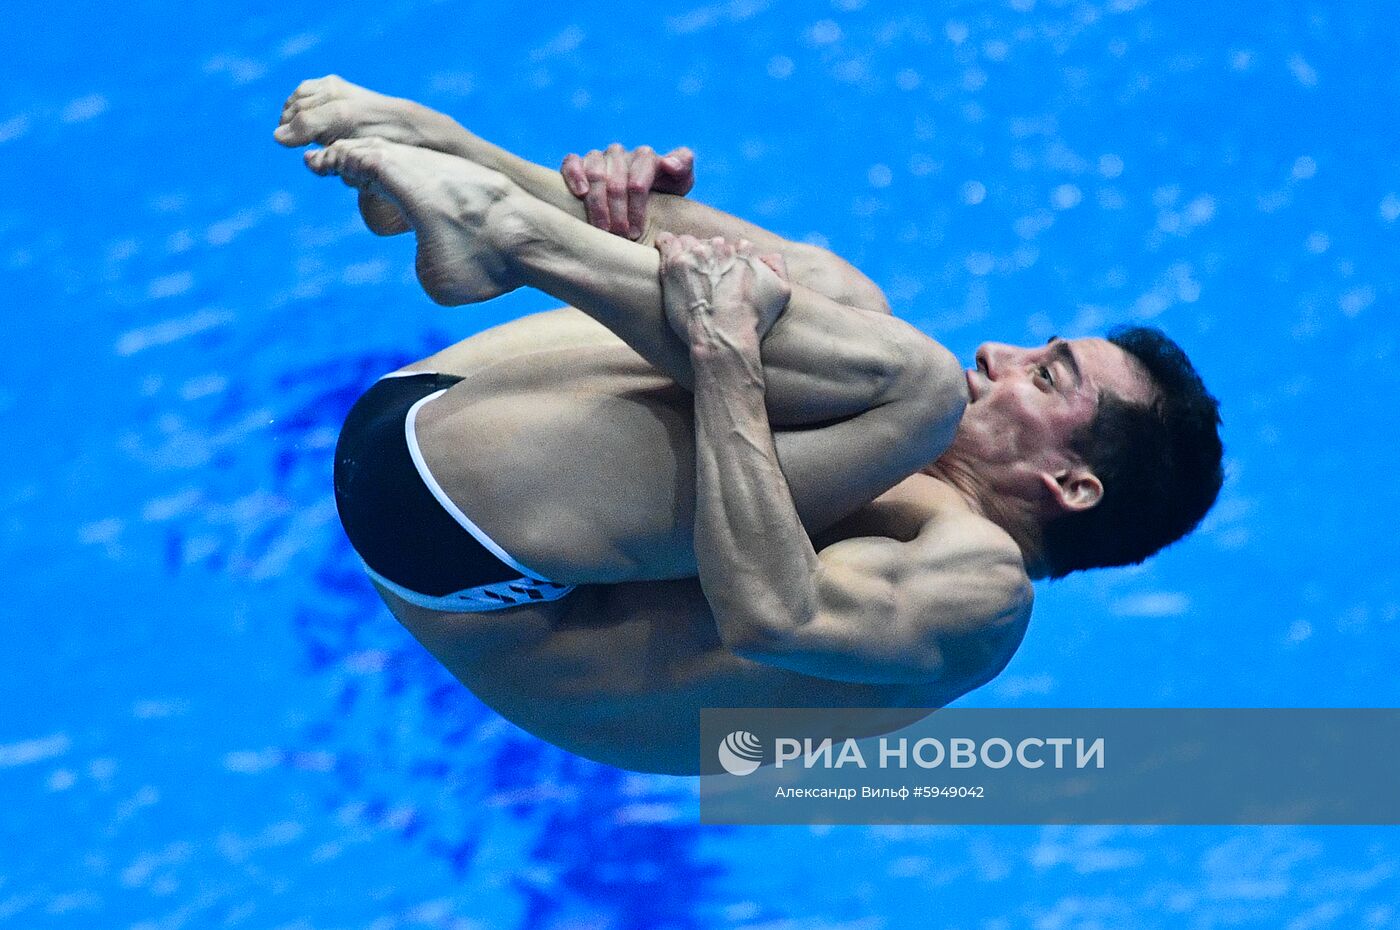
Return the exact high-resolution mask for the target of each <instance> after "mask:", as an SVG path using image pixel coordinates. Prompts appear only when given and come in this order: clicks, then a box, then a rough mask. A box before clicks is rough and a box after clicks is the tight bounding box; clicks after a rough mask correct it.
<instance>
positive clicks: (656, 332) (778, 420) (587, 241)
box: [307, 139, 966, 471]
mask: <svg viewBox="0 0 1400 930" xmlns="http://www.w3.org/2000/svg"><path fill="white" fill-rule="evenodd" d="M307 164H308V165H309V166H310V167H311V168H312V170H314V171H316V172H317V173H320V174H338V175H340V176H341V177H342V178H343V179H344V180H345V181H346V183H347V184H351V185H352V186H355V187H358V188H360V189H361V190H368V191H370V192H371V193H374V194H376V195H378V196H380V197H383V198H385V199H388V200H391V201H393V202H394V203H395V205H396V206H397V207H398V209H399V210H400V211H401V212H402V213H403V214H404V215H405V216H406V217H407V219H408V220H409V222H410V223H411V224H412V225H413V227H414V229H415V230H416V231H417V233H418V262H417V265H418V271H419V276H420V280H421V281H422V282H423V286H424V288H425V290H427V291H428V293H429V295H430V296H432V297H433V299H435V300H437V301H439V302H440V303H445V304H461V303H468V302H473V301H477V300H483V299H486V298H488V297H491V296H494V295H496V294H499V293H502V292H504V291H506V290H510V289H511V288H514V287H518V286H520V285H522V284H525V285H530V286H533V287H536V288H538V289H540V290H542V291H545V292H546V293H549V294H552V295H553V296H555V297H558V298H560V299H562V300H565V301H567V302H569V303H571V304H573V305H574V306H576V307H578V308H579V309H581V310H583V311H584V312H585V313H587V314H589V315H590V316H592V317H593V318H594V319H595V320H597V321H598V322H600V323H602V324H603V325H604V326H606V327H608V328H609V329H611V330H612V331H613V332H614V333H616V334H617V335H618V336H619V337H620V338H622V339H623V340H624V341H625V342H627V344H628V345H630V346H631V347H632V348H633V349H634V350H635V351H637V352H638V353H639V354H640V355H642V356H643V357H644V358H645V359H647V361H649V362H650V363H651V364H653V365H655V366H656V367H657V368H658V369H660V370H661V371H663V372H665V373H666V374H667V375H669V376H670V377H672V378H673V379H675V380H676V381H677V382H678V383H680V384H682V385H685V386H689V385H690V384H691V383H692V376H691V371H690V358H689V353H688V352H687V351H686V348H685V346H684V345H683V343H682V342H681V341H680V340H679V339H678V338H677V337H676V336H675V334H674V333H673V332H672V331H671V328H670V326H669V324H668V323H667V320H666V316H665V312H664V310H663V307H662V302H661V288H660V282H659V278H658V273H659V259H658V256H657V253H656V252H655V250H653V249H651V248H648V247H646V246H642V245H638V244H637V243H634V242H629V241H627V240H625V239H621V238H619V237H616V236H612V235H610V234H608V233H605V232H603V231H602V230H599V229H595V228H594V227H592V226H589V225H588V224H587V223H584V222H583V221H581V220H579V219H576V218H575V217H573V216H570V215H568V214H566V213H564V212H563V211H561V210H557V209H555V208H553V207H551V206H549V205H548V204H546V203H544V202H542V201H540V200H538V199H536V198H533V197H530V196H529V195H528V194H526V193H525V192H524V191H523V190H521V189H520V188H519V187H518V186H516V185H515V184H513V183H512V182H510V181H509V180H508V179H507V178H505V177H504V176H503V175H501V174H499V173H498V172H495V171H491V170H488V169H485V168H482V167H480V166H479V165H476V164H474V163H472V162H469V161H466V160H464V159H460V158H454V157H451V156H447V155H444V154H442V153H439V152H434V151H429V150H426V149H421V148H414V147H410V146H406V145H400V144H396V143H392V142H385V141H383V140H379V139H355V140H344V141H340V142H336V143H334V144H332V145H331V146H330V147H328V148H325V149H320V150H316V151H312V152H308V153H307ZM763 352H764V366H765V369H766V371H767V375H768V395H767V396H768V405H769V411H770V416H771V418H772V419H773V422H774V423H775V424H776V425H778V426H785V427H793V426H807V425H813V424H818V423H826V422H829V421H832V420H838V419H842V418H846V417H851V416H856V415H858V414H861V413H864V412H866V411H868V410H870V409H872V408H875V407H879V406H881V405H885V404H888V403H890V402H891V401H893V400H894V399H896V391H897V390H904V389H907V388H908V385H909V384H910V378H909V377H908V376H907V375H908V372H909V371H911V370H916V371H921V372H924V373H925V375H924V376H923V377H921V378H916V379H914V380H915V381H918V382H919V383H920V384H921V385H923V387H925V388H927V387H929V386H930V385H935V386H936V387H937V389H938V391H937V394H935V395H933V396H924V397H923V398H921V401H922V402H923V403H924V404H925V405H927V406H928V407H929V408H930V411H929V412H930V416H932V417H933V418H934V419H936V420H938V421H939V422H942V420H943V419H944V418H945V417H946V416H947V415H948V413H949V412H950V411H952V410H953V409H954V408H956V410H957V411H961V406H962V404H963V402H964V401H965V399H966V393H965V386H964V383H963V380H962V373H961V369H960V368H959V366H958V364H957V362H956V360H955V359H954V358H953V357H952V355H951V354H950V353H948V352H947V350H945V349H943V348H942V347H941V346H939V345H938V344H937V343H935V342H933V341H932V340H930V339H928V338H927V337H926V336H924V335H923V334H921V333H919V332H918V331H917V330H915V329H913V328H912V327H910V326H908V325H907V324H905V323H903V322H901V321H899V320H895V319H893V318H892V317H887V316H883V315H881V314H877V313H873V312H869V311H855V310H852V309H851V308H849V307H846V306H842V305H840V304H837V303H835V302H834V301H832V300H831V299H829V298H826V297H823V296H822V295H820V294H817V293H816V292H814V291H810V290H807V289H805V288H801V287H795V288H794V293H793V298H792V302H791V303H790V305H789V308H788V310H787V312H786V313H784V314H783V316H782V317H781V318H780V319H779V321H778V323H777V324H776V325H775V326H774V327H773V329H772V330H771V331H770V333H769V334H768V337H767V338H766V339H765V341H764V344H763ZM929 373H932V374H933V375H935V376H936V377H930V376H929ZM917 464H918V463H915V464H911V467H910V470H911V471H912V470H913V468H914V467H917Z"/></svg>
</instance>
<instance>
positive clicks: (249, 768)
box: [224, 749, 283, 775]
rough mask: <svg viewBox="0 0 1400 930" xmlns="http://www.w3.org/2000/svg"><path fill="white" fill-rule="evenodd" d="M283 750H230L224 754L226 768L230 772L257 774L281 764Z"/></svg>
mask: <svg viewBox="0 0 1400 930" xmlns="http://www.w3.org/2000/svg"><path fill="white" fill-rule="evenodd" d="M282 759H283V752H282V750H280V749H259V750H243V751H239V752H230V753H226V754H225V755H224V768H226V769H228V770H229V771H230V772H242V773H243V774H245V775H257V774H258V773H260V772H266V771H267V770H269V769H271V768H274V767H275V766H277V765H279V764H281V762H282Z"/></svg>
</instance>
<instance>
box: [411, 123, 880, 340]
mask: <svg viewBox="0 0 1400 930" xmlns="http://www.w3.org/2000/svg"><path fill="white" fill-rule="evenodd" d="M429 112H432V111H429ZM421 131H422V132H423V133H424V136H425V139H424V147H426V148H431V149H436V150H437V151H441V152H446V153H448V154H451V155H456V156H458V157H459V158H466V159H470V160H471V161H474V162H476V163H477V164H479V165H483V166H485V167H487V168H491V169H493V170H495V171H499V172H501V173H502V174H504V175H505V176H506V177H508V178H510V179H511V180H512V181H514V182H515V183H516V184H517V185H518V186H519V187H521V188H522V189H523V190H524V191H525V192H526V193H528V194H530V195H531V196H532V197H535V198H537V199H538V200H541V201H544V202H545V203H547V204H549V205H550V206H552V207H555V208H557V209H559V210H563V211H564V212H565V213H567V214H569V215H570V216H573V217H575V218H577V219H581V220H584V221H587V218H588V217H587V212H586V210H585V208H584V202H583V201H582V200H580V199H579V198H577V197H575V196H574V194H573V193H572V192H571V191H570V190H569V188H568V185H567V184H566V183H565V182H564V179H563V177H562V176H561V175H560V174H559V172H558V171H555V170H553V169H551V168H546V167H545V166H543V165H539V164H536V163H535V162H532V161H529V160H528V159H525V158H521V157H520V156H518V155H516V154H514V153H512V152H509V151H507V150H506V149H503V148H501V147H500V146H498V145H494V144H492V143H491V142H488V141H486V140H485V139H483V138H481V137H480V136H478V135H476V134H474V133H472V132H471V131H469V130H468V129H467V128H466V127H464V126H463V125H461V124H460V123H458V122H457V121H456V120H454V119H452V118H451V117H449V116H447V115H445V114H442V113H434V114H433V115H432V117H431V118H430V119H426V120H425V121H424V125H423V127H422V129H421ZM660 231H666V232H670V233H673V234H676V235H681V234H687V235H691V236H695V237H696V238H702V239H704V238H710V237H714V236H719V237H721V238H724V239H727V240H730V241H738V240H740V239H747V240H749V241H750V242H752V243H753V244H754V246H755V247H756V248H757V249H758V250H759V251H760V252H779V253H781V254H782V255H783V258H784V259H785V260H786V262H787V266H788V273H789V275H790V276H791V278H792V280H793V281H794V282H796V283H798V284H801V285H802V286H804V287H807V288H809V289H811V290H813V291H816V292H817V293H819V294H822V295H823V296H825V297H828V298H830V299H831V300H833V301H835V302H837V303H839V304H843V305H845V306H848V307H859V308H861V309H865V310H872V311H875V312H877V313H889V312H890V310H889V303H888V302H887V301H886V300H885V295H884V293H883V292H882V291H881V290H880V288H878V287H877V286H876V285H875V284H874V283H873V282H871V281H870V279H869V278H867V277H866V276H865V275H863V274H861V273H860V272H859V271H858V270H857V269H856V268H855V267H854V266H852V265H851V264H850V263H849V262H847V261H845V260H844V259H842V258H840V257H838V256H837V255H835V254H833V253H831V252H829V251H827V250H826V249H821V248H817V247H816V246H811V245H807V244H805V243H797V242H792V241H790V240H788V239H784V238H783V237H781V236H778V235H775V234H774V233H771V232H769V231H768V230H766V229H763V228H762V227H760V226H755V225H754V224H753V223H750V222H748V221H746V220H742V219H739V218H738V217H736V216H731V215H730V214H728V213H725V212H723V211H722V210H717V209H715V208H714V207H710V206H707V205H705V204H703V203H699V202H697V201H694V200H689V199H687V198H685V197H676V196H673V195H671V194H660V193H656V194H652V195H651V199H650V206H649V208H648V211H647V228H646V231H645V232H644V233H643V235H642V237H641V238H640V239H639V240H638V241H639V242H641V243H642V244H644V245H650V244H651V243H652V242H653V241H654V238H655V235H656V233H658V232H660Z"/></svg>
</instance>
